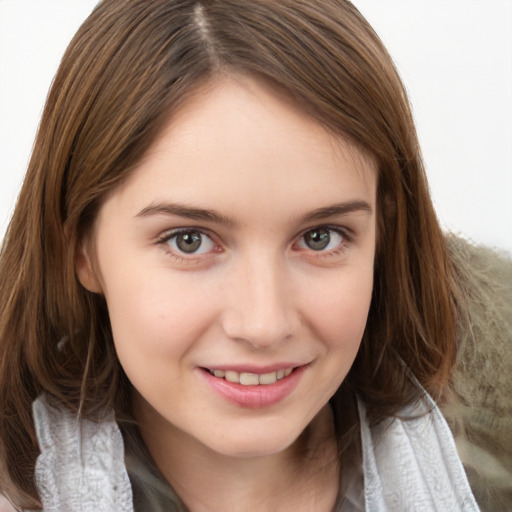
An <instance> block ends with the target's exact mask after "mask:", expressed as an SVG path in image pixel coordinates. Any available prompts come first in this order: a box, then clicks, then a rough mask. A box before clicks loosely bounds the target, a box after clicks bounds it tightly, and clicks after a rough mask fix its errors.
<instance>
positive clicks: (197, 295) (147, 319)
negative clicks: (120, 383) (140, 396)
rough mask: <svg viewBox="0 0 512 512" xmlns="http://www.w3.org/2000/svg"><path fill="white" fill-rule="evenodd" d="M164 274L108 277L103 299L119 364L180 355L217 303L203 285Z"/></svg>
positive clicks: (207, 319)
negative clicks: (196, 284)
mask: <svg viewBox="0 0 512 512" xmlns="http://www.w3.org/2000/svg"><path fill="white" fill-rule="evenodd" d="M166 274H168V272H167V273H165V272H163V273H161V274H159V275H157V276H156V277H151V276H149V275H144V276H135V275H133V274H132V276H131V278H130V280H126V279H122V276H119V277H120V278H118V279H112V280H111V281H110V283H109V287H108V288H107V290H106V299H107V304H108V309H109V315H110V321H111V325H112V333H113V337H114V343H115V346H116V350H117V352H118V356H119V358H120V360H121V363H123V362H124V361H127V360H129V359H135V360H136V359H137V358H144V359H147V360H156V361H158V360H162V357H163V356H164V355H165V356H166V357H169V355H171V356H175V357H179V356H182V355H183V354H186V352H187V350H189V349H190V348H191V346H192V345H193V344H194V342H195V340H197V339H199V338H200V337H201V335H202V333H203V332H204V331H205V329H207V328H208V325H210V323H211V322H212V319H213V318H214V317H215V311H214V309H213V305H214V304H215V302H214V301H213V300H212V299H211V298H210V297H209V296H208V293H207V290H204V287H198V286H191V285H190V283H187V282H183V283H182V282H181V280H180V279H179V278H178V279H177V278H176V277H174V278H173V279H169V277H168V276H167V275H166ZM201 290H203V291H204V292H206V293H202V292H201Z"/></svg>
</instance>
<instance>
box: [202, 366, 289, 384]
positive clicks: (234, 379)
mask: <svg viewBox="0 0 512 512" xmlns="http://www.w3.org/2000/svg"><path fill="white" fill-rule="evenodd" d="M295 369H296V368H294V367H288V368H282V369H279V370H277V371H275V372H268V373H249V372H237V371H234V370H219V369H213V368H204V370H206V371H207V372H208V373H210V374H211V375H213V376H214V377H216V378H218V379H223V380H226V381H227V382H231V383H234V384H241V385H242V386H269V385H271V384H275V383H276V382H277V381H279V380H282V379H284V378H286V377H288V376H289V375H291V373H292V372H293V371H294V370H295Z"/></svg>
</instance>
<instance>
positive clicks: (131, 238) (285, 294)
mask: <svg viewBox="0 0 512 512" xmlns="http://www.w3.org/2000/svg"><path fill="white" fill-rule="evenodd" d="M375 218H376V170H375V168H374V165H373V164H372V162H371V161H370V160H369V159H367V158H365V157H364V156H363V155H362V154H361V153H360V152H358V151H357V150H356V149H355V148H353V147H351V146H349V144H348V143H347V142H346V141H345V140H344V139H342V138H339V137H336V136H333V135H332V134H329V133H327V131H326V130H325V129H324V128H322V127H321V126H320V125H319V124H317V123H316V122H315V121H313V120H312V119H311V118H310V117H308V116H306V115H305V114H304V113H303V112H302V111H301V110H299V109H298V108H297V107H296V106H294V105H292V104H291V103H289V102H288V101H287V100H286V98H285V97H283V96H281V95H279V94H277V93H276V92H273V90H272V89H270V88H268V87H267V86H265V85H263V84H262V83H260V82H258V81H255V80H252V79H248V78H236V79H235V78H223V79H219V80H218V81H217V82H215V83H214V84H212V85H211V86H210V87H209V88H208V89H207V90H206V91H203V92H202V93H201V94H198V95H196V96H195V97H194V99H193V100H191V101H189V102H188V103H187V104H186V105H185V106H184V107H182V108H181V109H180V111H179V112H178V113H177V114H176V115H174V116H173V119H172V120H171V122H170V124H169V125H168V126H167V128H166V129H165V131H164V133H163V134H162V135H161V137H160V139H159V140H158V141H157V143H156V144H155V145H154V147H153V148H152V150H151V151H150V152H149V154H148V155H147V156H146V158H145V159H144V160H143V161H142V163H141V164H140V165H139V166H138V168H137V169H136V170H135V171H134V172H133V173H132V174H131V175H130V177H129V179H128V180H127V181H126V182H124V183H123V185H121V186H120V187H119V188H118V189H116V190H115V191H114V192H113V193H112V194H111V195H110V196H109V197H108V199H107V200H106V202H105V203H104V205H103V206H102V208H101V210H100V212H99V215H98V218H97V221H96V223H95V226H94V230H93V233H92V234H91V236H90V238H89V239H88V240H86V241H85V242H84V244H83V246H82V250H81V252H80V253H79V256H78V258H77V269H78V274H79V278H80V280H81V282H82V284H83V285H84V286H85V287H87V288H88V289H90V290H91V291H95V292H99V293H103V294H104V295H105V298H106V301H107V305H108V310H109V314H110V320H111V325H112V331H113V337H114V343H115V346H116V350H117V354H118V357H119V360H120V362H121V365H122V366H123V368H124V370H125V372H126V375H127V376H128V378H129V379H130V381H131V382H132V384H133V386H134V387H135V389H136V391H137V398H138V400H137V403H138V406H137V411H136V414H137V415H138V417H139V419H140V420H141V422H142V426H143V428H144V427H145V428H146V431H148V429H149V430H150V431H152V432H154V434H155V435H159V436H162V437H167V438H168V439H169V440H170V442H172V441H173V440H175V441H176V440H179V442H180V443H182V445H183V443H185V444H186V443H187V442H191V443H194V444H195V445H196V446H197V445H198V443H199V445H201V446H203V447H206V448H208V449H210V450H213V451H214V452H216V453H220V454H223V455H229V456H236V457H245V456H247V457H249V456H257V455H264V454H272V453H277V452H280V451H282V450H284V449H285V448H286V447H288V446H290V445H291V444H292V443H293V442H294V441H295V440H296V439H297V438H298V436H299V435H300V433H301V432H302V431H303V430H304V429H305V427H306V426H307V425H308V424H309V423H310V422H311V421H312V419H313V418H314V417H315V416H316V415H317V414H318V413H319V411H320V410H321V409H322V408H323V406H324V405H325V404H326V402H327V401H328V400H329V398H330V397H331V396H332V395H333V394H334V392H335V391H336V389H337V388H338V386H339V385H340V383H341V382H342V381H343V379H344V378H345V376H346V374H347V372H348V370H349V368H350V366H351V365H352V363H353V361H354V358H355V356H356V353H357V350H358V348H359V345H360V342H361V337H362V335H363V331H364V328H365V324H366V319H367V314H368V308H369V305H370V297H371V293H372V276H373V262H374V252H375V237H376V233H375V229H376V221H375Z"/></svg>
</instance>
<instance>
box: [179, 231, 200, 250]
mask: <svg viewBox="0 0 512 512" xmlns="http://www.w3.org/2000/svg"><path fill="white" fill-rule="evenodd" d="M201 243H202V240H201V234H200V233H199V232H198V231H186V232H185V233H180V234H179V235H178V236H177V238H176V245H177V246H178V248H179V249H180V251H183V252H195V251H197V250H198V249H199V247H201Z"/></svg>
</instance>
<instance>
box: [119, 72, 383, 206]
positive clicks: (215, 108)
mask: <svg viewBox="0 0 512 512" xmlns="http://www.w3.org/2000/svg"><path fill="white" fill-rule="evenodd" d="M120 188H121V190H120V192H122V193H123V194H124V196H126V197H127V198H128V201H129V202H130V203H132V204H133V205H135V204H137V205H139V206H140V205H141V203H143V202H146V203H148V202H158V201H167V200H174V199H176V200H178V199H179V201H180V202H191V203H196V202H197V201H200V202H201V206H204V207H211V208H216V209H219V207H222V208H225V209H227V210H229V209H230V208H238V207H240V206H241V205H243V207H244V208H248V206H249V205H251V204H252V205H253V206H254V207H255V208H257V209H259V213H260V216H264V215H265V211H266V210H264V209H263V207H264V205H266V206H268V205H270V204H274V205H275V204H276V203H277V204H281V205H282V206H283V207H284V206H285V205H286V206H288V207H289V208H292V209H293V208H295V209H301V208H302V209H303V208H310V209H314V208H318V207H322V206H323V205H322V204H318V203H323V202H330V203H336V202H340V201H344V200H353V199H358V198H359V196H364V198H365V199H366V200H372V201H373V200H374V197H375V188H376V169H375V165H374V163H373V161H372V159H371V158H369V157H368V156H366V155H365V154H364V153H363V152H362V151H360V150H359V149H357V148H356V147H355V146H354V145H352V144H350V143H349V142H348V141H347V140H346V139H345V138H343V137H341V136H339V135H334V134H333V133H331V132H329V131H328V130H327V129H326V128H325V127H324V126H322V125H321V124H320V123H318V122H317V121H315V120H314V119H313V118H312V117H311V116H309V115H308V114H306V113H305V112H304V111H303V110H302V109H300V108H299V107H297V105H296V104H295V103H292V102H291V101H290V100H289V99H288V98H287V97H286V96H285V95H284V94H283V93H280V92H278V91H276V90H274V89H272V88H270V87H269V86H268V85H266V84H263V83H262V82H260V81H257V80H254V79H250V78H246V77H223V78H219V79H217V80H216V81H215V82H213V83H210V84H209V85H208V87H206V88H203V89H201V90H200V91H198V93H197V94H195V95H194V96H193V97H192V98H190V99H189V100H188V101H187V102H186V103H185V104H184V105H182V106H181V108H180V109H179V110H178V111H177V112H175V113H173V115H172V118H171V119H169V121H168V124H167V126H166V127H165V129H164V130H163V132H162V133H161V135H160V137H159V138H158V140H157V141H156V142H155V144H154V145H153V146H152V147H151V149H150V150H149V151H148V153H147V154H146V156H145V157H144V159H143V160H142V162H141V163H140V164H139V165H138V167H137V168H136V169H135V170H134V172H133V173H132V174H131V176H130V177H129V179H128V180H127V181H126V182H125V183H124V184H123V185H122V186H121V187H120Z"/></svg>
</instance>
